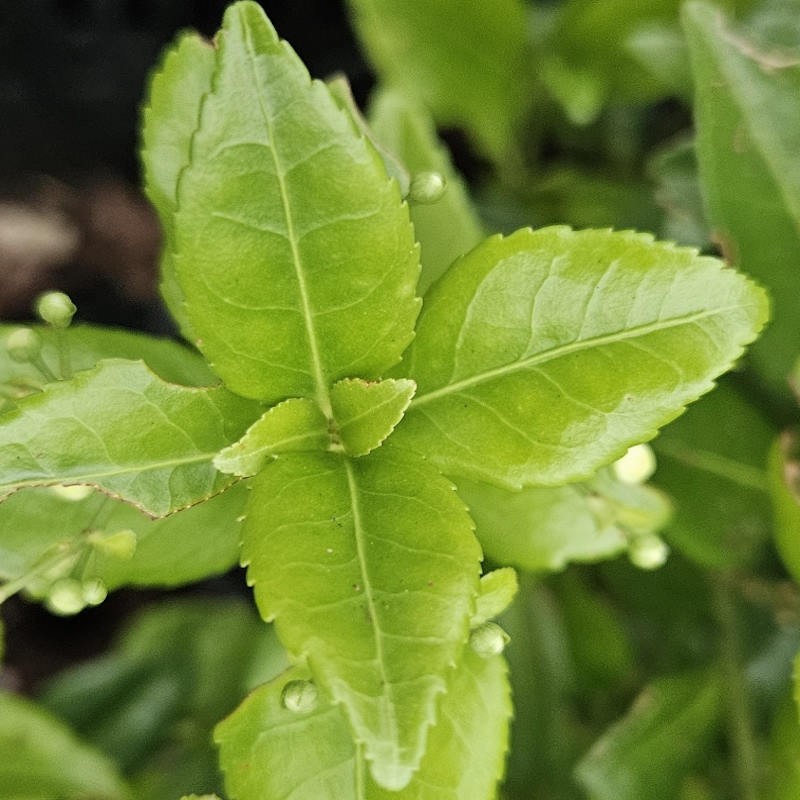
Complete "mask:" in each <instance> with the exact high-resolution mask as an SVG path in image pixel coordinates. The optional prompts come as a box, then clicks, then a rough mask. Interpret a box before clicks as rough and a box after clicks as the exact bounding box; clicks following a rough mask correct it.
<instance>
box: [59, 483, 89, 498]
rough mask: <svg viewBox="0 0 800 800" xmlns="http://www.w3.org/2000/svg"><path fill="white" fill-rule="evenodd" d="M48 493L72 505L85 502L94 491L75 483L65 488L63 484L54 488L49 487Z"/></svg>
mask: <svg viewBox="0 0 800 800" xmlns="http://www.w3.org/2000/svg"><path fill="white" fill-rule="evenodd" d="M50 491H51V492H52V493H53V494H54V495H57V496H58V497H60V498H61V499H62V500H69V501H71V502H73V503H78V502H80V501H81V500H85V499H86V498H87V497H88V496H89V495H90V494H91V493H92V492H93V491H94V489H93V488H92V487H91V486H86V485H84V484H80V483H75V484H70V485H69V486H65V485H64V484H61V483H57V484H56V485H55V486H51V487H50Z"/></svg>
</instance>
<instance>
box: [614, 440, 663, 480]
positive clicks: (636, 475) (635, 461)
mask: <svg viewBox="0 0 800 800" xmlns="http://www.w3.org/2000/svg"><path fill="white" fill-rule="evenodd" d="M612 468H613V470H614V474H615V475H616V476H617V479H618V480H621V481H622V482H623V483H633V484H637V483H644V482H645V481H646V480H647V479H648V478H650V477H652V475H653V473H654V472H655V471H656V456H655V453H654V452H653V448H652V447H650V445H649V444H635V445H634V446H633V447H629V448H628V452H627V453H625V455H624V456H622V458H620V459H618V460H617V461H615V462H614V463H613V465H612Z"/></svg>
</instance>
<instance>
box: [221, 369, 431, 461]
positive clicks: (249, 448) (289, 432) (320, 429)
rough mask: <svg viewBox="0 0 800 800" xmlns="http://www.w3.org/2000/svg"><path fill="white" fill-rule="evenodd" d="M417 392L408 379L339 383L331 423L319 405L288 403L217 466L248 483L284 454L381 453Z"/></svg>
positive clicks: (258, 424)
mask: <svg viewBox="0 0 800 800" xmlns="http://www.w3.org/2000/svg"><path fill="white" fill-rule="evenodd" d="M416 388H417V387H416V384H415V383H414V381H412V380H407V379H398V380H392V379H388V380H384V381H379V382H369V381H364V380H360V379H358V378H346V379H344V380H341V381H338V382H337V383H335V384H334V385H333V387H332V389H331V393H330V401H331V407H332V412H333V421H332V422H331V421H329V420H328V419H326V417H325V415H324V414H323V413H322V410H321V409H320V407H319V405H318V404H317V403H316V401H314V400H311V399H310V398H306V397H292V398H289V399H288V400H284V401H283V402H282V403H278V405H276V406H273V407H272V408H270V409H269V410H268V411H267V412H265V413H264V414H263V415H262V416H261V417H260V418H259V419H258V420H256V422H254V423H253V425H251V426H250V428H248V430H247V432H246V433H245V435H244V436H243V437H242V438H241V439H239V441H238V442H235V443H234V444H232V445H230V446H229V447H226V448H225V449H224V450H222V451H221V452H220V453H219V454H218V455H217V456H216V458H215V459H214V466H216V468H217V469H218V470H220V471H221V472H226V473H228V474H231V475H238V476H240V477H249V476H251V475H255V474H256V473H257V472H259V470H260V469H261V468H262V467H263V466H264V464H265V462H266V461H267V460H268V459H269V458H271V457H274V456H277V455H278V454H280V453H290V452H302V451H304V450H332V451H335V452H344V453H346V454H347V455H349V456H356V457H357V456H364V455H366V454H367V453H370V452H372V451H373V450H374V449H375V448H377V447H379V446H380V445H381V444H382V443H383V441H384V440H385V439H386V437H387V436H389V434H390V433H391V432H392V430H393V429H394V427H395V426H396V425H397V423H398V422H400V420H401V419H402V417H403V414H404V413H405V411H406V409H407V408H408V405H409V403H410V402H411V398H412V397H413V396H414V392H415V391H416Z"/></svg>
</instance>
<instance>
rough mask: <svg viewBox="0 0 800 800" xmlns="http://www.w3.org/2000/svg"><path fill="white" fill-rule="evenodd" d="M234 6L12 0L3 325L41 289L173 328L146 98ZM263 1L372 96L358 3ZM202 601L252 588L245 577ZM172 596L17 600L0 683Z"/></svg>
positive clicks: (311, 62) (158, 329) (83, 311)
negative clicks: (160, 285) (148, 156)
mask: <svg viewBox="0 0 800 800" xmlns="http://www.w3.org/2000/svg"><path fill="white" fill-rule="evenodd" d="M227 5H228V3H227V2H225V1H224V0H27V2H25V3H12V2H10V0H0V319H2V320H5V321H8V320H25V319H29V318H30V317H31V307H32V303H33V300H34V298H35V297H36V295H38V294H39V293H40V292H41V291H44V290H47V289H60V290H62V291H66V292H68V293H69V294H70V295H71V296H72V298H73V299H74V301H75V302H76V304H77V305H78V314H77V318H76V319H77V320H79V321H83V322H98V323H104V324H114V325H121V326H126V327H131V328H137V329H141V330H146V331H150V332H153V333H161V334H169V333H171V332H172V331H173V328H172V326H171V324H170V322H169V319H168V317H167V315H166V314H165V312H164V310H163V307H162V305H161V303H160V302H159V299H158V292H157V262H158V252H159V247H160V232H159V228H158V223H157V221H156V218H155V215H154V214H153V212H152V211H151V209H150V208H149V206H148V204H147V202H146V201H145V199H144V197H143V196H142V194H141V191H140V188H139V184H140V166H139V161H138V156H137V138H138V133H137V127H138V118H139V111H140V103H141V101H142V97H143V95H144V92H145V89H146V82H147V75H148V72H149V70H150V69H151V68H152V67H153V65H154V64H155V63H156V62H157V60H158V58H159V54H160V52H161V50H162V48H163V47H164V46H165V45H166V44H167V43H168V42H169V41H171V40H172V38H173V37H174V36H175V34H176V32H177V31H179V30H181V29H184V28H194V29H196V30H199V31H200V32H201V33H203V34H204V35H206V36H211V35H213V33H214V31H216V30H217V29H218V27H219V23H220V20H221V19H222V14H223V12H224V9H225V7H226V6H227ZM261 5H262V6H263V7H264V9H265V10H266V12H267V14H268V15H269V16H270V19H271V20H272V21H273V23H274V25H275V27H276V28H277V30H278V32H279V33H280V34H281V36H282V37H284V38H285V39H287V40H288V41H290V42H291V43H292V45H293V46H294V48H295V50H297V52H298V53H299V55H300V57H301V58H302V59H303V60H304V61H305V63H306V64H307V65H308V67H309V69H310V71H311V73H312V74H313V75H314V76H316V77H326V76H327V75H329V74H331V73H333V72H335V71H344V72H345V73H346V74H347V75H348V76H349V77H350V79H351V82H352V83H353V87H354V92H355V94H356V96H357V97H358V98H363V97H365V96H366V93H367V91H368V89H369V87H370V86H371V83H372V78H371V76H370V74H369V73H368V71H367V68H366V67H365V65H364V62H363V60H362V58H361V56H360V54H359V52H358V49H357V46H356V44H355V41H354V38H353V35H352V33H351V30H350V27H349V25H348V21H347V16H346V13H345V9H344V5H343V3H340V2H334V0H299V1H298V0H283V1H281V0H274V1H273V2H269V1H268V0H265V2H262V3H261ZM185 591H186V592H190V593H195V594H196V593H215V594H218V593H222V594H226V593H231V592H239V591H242V592H246V587H245V584H244V580H243V579H242V577H241V576H240V575H239V574H233V575H231V576H227V577H223V578H220V579H216V580H214V581H209V582H207V583H205V584H203V585H200V586H194V587H188V588H187V589H186V590H185ZM161 596H162V595H161V593H158V592H134V591H120V592H115V593H114V594H112V595H111V596H110V597H109V598H108V600H107V601H106V602H105V603H103V605H102V606H100V607H98V608H95V609H89V610H86V611H84V612H83V613H81V614H80V615H78V616H77V617H73V618H67V619H63V618H58V617H53V616H51V615H50V614H49V613H48V612H46V611H45V610H44V609H42V608H41V607H40V606H38V605H35V604H32V603H28V602H25V601H24V600H22V599H20V598H12V600H10V601H9V602H7V603H6V604H5V605H4V606H3V609H2V614H3V619H4V621H5V624H6V659H5V664H4V669H3V671H2V673H0V685H4V686H5V687H6V688H11V689H17V690H21V691H25V692H33V691H35V690H36V688H37V687H38V686H39V685H40V684H41V681H42V680H44V679H46V678H47V677H48V676H49V675H52V674H53V673H54V672H56V671H58V670H59V669H60V668H62V667H64V666H66V665H68V664H70V663H73V662H75V661H79V660H83V659H86V658H90V657H91V656H92V655H94V654H96V653H97V652H100V651H102V650H103V649H105V647H107V645H108V643H109V641H110V639H111V637H112V636H113V635H114V633H115V632H116V630H118V628H119V627H120V625H121V624H122V622H123V621H124V620H125V619H126V618H127V617H128V616H129V614H131V613H132V612H133V611H135V610H137V609H138V608H141V607H142V606H143V605H146V604H148V603H150V602H153V601H155V600H157V599H158V598H159V597H161Z"/></svg>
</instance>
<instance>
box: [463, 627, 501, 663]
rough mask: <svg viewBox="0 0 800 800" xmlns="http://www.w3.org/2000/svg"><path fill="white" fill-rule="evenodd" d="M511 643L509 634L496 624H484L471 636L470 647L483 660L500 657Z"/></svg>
mask: <svg viewBox="0 0 800 800" xmlns="http://www.w3.org/2000/svg"><path fill="white" fill-rule="evenodd" d="M509 641H510V639H509V636H508V634H507V633H506V632H505V631H504V630H503V629H502V628H501V627H500V626H499V625H498V624H497V623H496V622H484V623H483V625H478V627H477V628H475V629H474V630H473V631H472V633H470V635H469V646H470V647H471V648H472V649H473V650H474V651H475V652H476V653H477V654H478V655H479V656H480V657H481V658H491V657H492V656H496V655H499V654H500V653H502V652H503V650H505V648H506V645H507V644H508V642H509Z"/></svg>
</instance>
